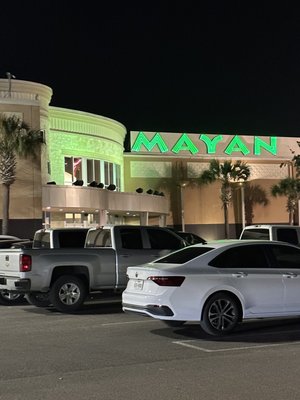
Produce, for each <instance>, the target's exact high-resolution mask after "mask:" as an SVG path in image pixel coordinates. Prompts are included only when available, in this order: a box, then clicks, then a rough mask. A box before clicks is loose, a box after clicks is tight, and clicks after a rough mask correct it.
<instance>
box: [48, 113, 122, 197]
mask: <svg viewBox="0 0 300 400" xmlns="http://www.w3.org/2000/svg"><path fill="white" fill-rule="evenodd" d="M125 135H126V128H125V126H124V125H122V124H120V123H119V122H117V121H114V120H112V119H109V118H106V117H102V116H98V115H94V114H89V113H86V112H81V111H76V110H69V109H64V108H57V107H50V130H49V132H48V135H47V149H48V161H49V163H50V164H49V176H48V180H50V181H52V180H53V181H55V182H56V183H57V184H60V185H63V184H64V183H65V177H64V162H65V161H64V157H66V156H69V157H82V158H86V159H95V160H105V161H109V162H111V163H114V164H117V165H119V166H120V171H121V176H123V151H124V148H123V143H124V139H125ZM45 183H46V182H45ZM84 183H85V184H87V183H89V182H84ZM98 183H99V182H98ZM122 186H123V179H121V189H122Z"/></svg>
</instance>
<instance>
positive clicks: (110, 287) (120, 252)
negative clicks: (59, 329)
mask: <svg viewBox="0 0 300 400" xmlns="http://www.w3.org/2000/svg"><path fill="white" fill-rule="evenodd" d="M186 245H187V243H186V242H185V241H184V240H183V239H182V238H181V237H179V236H178V235H176V233H174V232H172V231H170V230H169V229H167V228H160V227H153V226H133V225H116V226H112V227H107V228H97V229H96V228H92V229H90V230H89V231H88V233H87V236H86V243H85V247H84V248H78V247H74V248H72V247H67V248H45V247H44V248H39V249H37V248H32V249H5V250H4V249H3V250H0V291H8V292H10V293H23V294H25V297H26V299H27V301H28V302H29V303H30V304H33V305H35V306H37V307H47V306H49V305H50V304H52V305H53V306H54V307H55V308H56V309H57V310H58V311H60V312H65V313H66V312H74V311H76V310H78V308H80V307H81V305H82V304H83V303H84V301H85V300H86V299H87V297H88V295H91V294H93V293H102V294H103V295H104V296H105V295H111V294H117V293H119V294H120V293H121V292H122V291H123V290H124V289H125V288H126V284H127V276H126V272H127V267H128V266H132V265H138V264H143V263H146V262H149V261H152V260H154V259H156V258H159V257H161V256H163V255H165V254H167V253H169V252H171V251H174V250H178V249H180V248H182V247H185V246H186Z"/></svg>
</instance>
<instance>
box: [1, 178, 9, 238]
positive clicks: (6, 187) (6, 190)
mask: <svg viewBox="0 0 300 400" xmlns="http://www.w3.org/2000/svg"><path fill="white" fill-rule="evenodd" d="M2 190H3V205H2V235H7V234H8V221H9V194H10V193H9V192H10V185H6V184H5V183H3V185H2Z"/></svg>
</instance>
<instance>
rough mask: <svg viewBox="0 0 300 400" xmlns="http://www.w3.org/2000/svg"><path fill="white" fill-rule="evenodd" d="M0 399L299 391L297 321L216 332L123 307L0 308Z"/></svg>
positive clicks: (293, 395)
mask: <svg viewBox="0 0 300 400" xmlns="http://www.w3.org/2000/svg"><path fill="white" fill-rule="evenodd" d="M0 326H1V330H0V332H1V341H0V351H1V374H0V400H19V399H20V400H21V399H22V400H27V399H28V400H29V399H30V400H48V399H51V400H53V399H62V398H68V399H72V400H77V399H78V400H79V399H85V400H91V399H99V400H100V399H101V400H119V399H120V400H121V399H122V400H132V399H138V400H139V399H143V400H157V399H159V400H165V399H167V400H169V399H170V400H171V399H172V400H182V399H187V400H194V399H195V400H199V399H205V400H210V399H214V400H216V399H222V400H227V399H228V400H229V399H230V400H241V399H243V400H254V399H255V400H258V399H259V400H262V399H268V400H269V399H270V400H282V399H285V400H292V399H297V400H298V399H300V386H299V384H298V371H299V367H300V320H299V319H288V320H285V321H276V320H272V321H268V322H265V321H254V322H247V323H245V324H244V325H242V327H241V328H239V330H238V331H236V332H235V333H233V334H231V335H230V336H228V337H226V338H222V339H212V338H210V337H208V336H207V335H205V334H204V333H203V332H202V331H201V329H200V328H199V326H198V324H195V323H193V324H186V325H184V326H183V327H180V328H169V327H166V326H165V325H164V324H163V323H162V322H160V321H156V320H153V319H150V318H145V317H140V316H136V315H132V314H124V313H123V312H122V310H121V304H120V302H119V301H117V302H108V303H90V304H87V305H85V306H84V307H83V308H82V310H80V311H79V312H78V313H76V314H61V313H59V312H57V311H55V310H54V309H52V308H47V309H42V308H37V307H34V306H31V305H28V304H27V303H23V304H20V305H17V306H0Z"/></svg>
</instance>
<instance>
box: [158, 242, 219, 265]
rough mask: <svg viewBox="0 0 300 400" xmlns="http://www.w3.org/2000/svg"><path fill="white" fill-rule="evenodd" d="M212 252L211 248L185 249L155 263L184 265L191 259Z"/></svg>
mask: <svg viewBox="0 0 300 400" xmlns="http://www.w3.org/2000/svg"><path fill="white" fill-rule="evenodd" d="M210 250H213V248H211V247H202V246H201V247H200V246H199V247H198V246H197V247H186V248H184V249H182V250H180V251H176V252H175V253H171V254H169V255H167V256H166V257H163V258H160V259H159V260H157V261H155V263H166V264H184V263H186V262H188V261H190V260H192V259H193V258H196V257H199V256H201V255H202V254H205V253H207V252H208V251H210Z"/></svg>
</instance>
